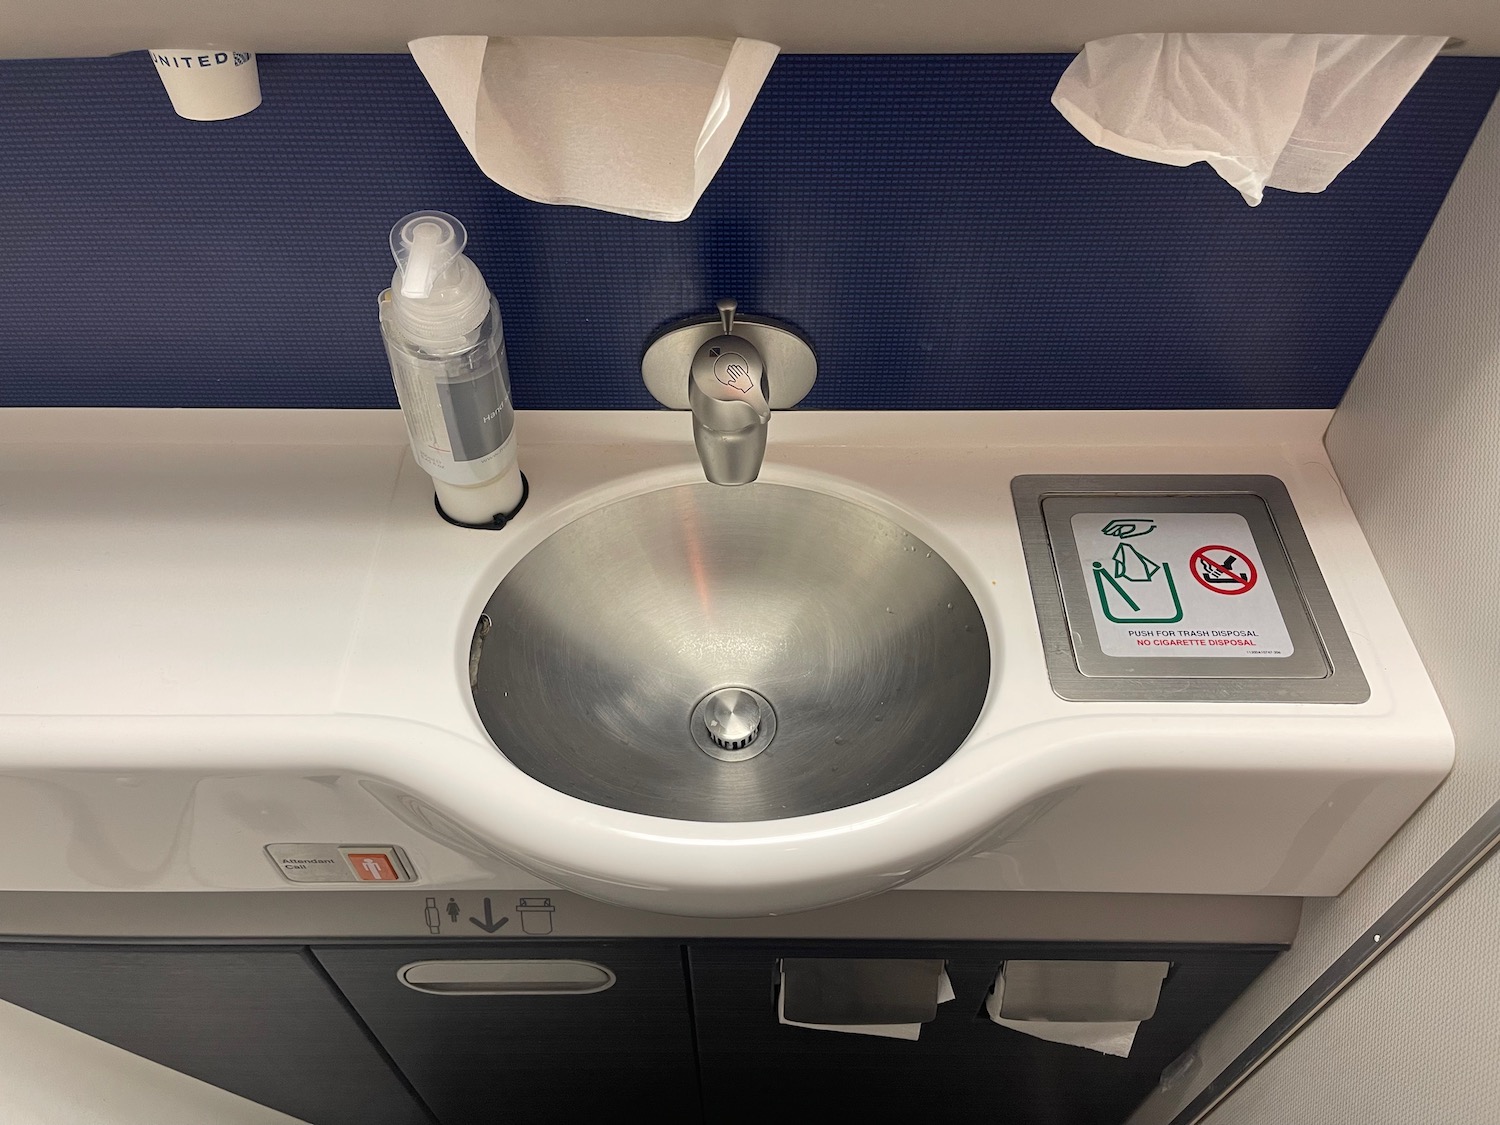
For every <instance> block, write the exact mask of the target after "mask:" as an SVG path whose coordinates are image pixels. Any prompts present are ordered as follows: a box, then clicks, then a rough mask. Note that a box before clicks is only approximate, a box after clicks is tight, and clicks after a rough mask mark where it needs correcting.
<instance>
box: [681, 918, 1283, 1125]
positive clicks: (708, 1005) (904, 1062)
mask: <svg viewBox="0 0 1500 1125" xmlns="http://www.w3.org/2000/svg"><path fill="white" fill-rule="evenodd" d="M689 949H690V960H691V966H692V988H693V1004H694V1009H695V1011H696V1017H697V1029H698V1045H699V1059H700V1064H701V1074H702V1082H703V1100H704V1113H705V1116H706V1118H707V1120H708V1121H710V1122H713V1125H739V1123H744V1125H752V1123H753V1125H765V1122H767V1121H773V1120H777V1119H783V1120H786V1119H794V1120H804V1121H824V1120H842V1121H854V1120H858V1121H864V1122H887V1121H889V1122H911V1121H932V1122H944V1123H945V1125H946V1123H950V1122H951V1123H964V1122H976V1123H977V1122H983V1123H984V1125H1118V1123H1119V1122H1123V1121H1124V1120H1125V1119H1126V1117H1128V1116H1129V1115H1130V1113H1131V1111H1132V1110H1133V1109H1134V1108H1135V1107H1136V1105H1138V1104H1139V1103H1140V1101H1141V1099H1142V1098H1144V1097H1145V1096H1146V1094H1147V1093H1148V1092H1149V1091H1150V1090H1151V1088H1152V1087H1153V1086H1154V1085H1155V1084H1156V1082H1157V1081H1158V1079H1159V1077H1160V1075H1161V1072H1162V1070H1163V1069H1164V1068H1165V1067H1166V1066H1167V1065H1168V1064H1170V1063H1171V1062H1172V1061H1173V1060H1174V1059H1176V1058H1177V1056H1178V1055H1180V1054H1181V1053H1182V1052H1183V1051H1184V1050H1186V1049H1187V1047H1188V1046H1189V1045H1191V1044H1192V1042H1193V1041H1194V1040H1195V1039H1196V1038H1197V1037H1198V1036H1199V1035H1200V1034H1201V1033H1202V1032H1203V1031H1204V1030H1205V1029H1206V1028H1207V1027H1208V1025H1209V1024H1211V1023H1212V1022H1213V1021H1214V1019H1215V1018H1217V1016H1218V1015H1219V1014H1220V1013H1221V1012H1223V1011H1224V1009H1225V1008H1227V1007H1228V1006H1229V1004H1230V1003H1231V1002H1232V1001H1233V1000H1234V998H1235V997H1236V996H1238V995H1239V994H1240V993H1241V992H1242V991H1243V990H1244V989H1245V987H1246V986H1247V985H1249V983H1250V982H1251V981H1252V980H1254V979H1255V977H1256V976H1257V975H1258V974H1259V973H1260V971H1261V970H1262V969H1263V968H1264V967H1265V966H1266V965H1267V964H1269V963H1270V961H1271V960H1272V958H1273V957H1274V956H1275V951H1274V950H1272V949H1268V948H1265V947H1258V948H1244V947H1240V948H1236V949H1229V950H1226V949H1223V948H1219V949H1213V948H1205V947H1197V948H1186V947H1177V948H1164V947H1161V946H1149V947H1141V946H1136V947H1128V946H1109V947H1102V946H1066V947H1065V946H1059V945H1019V944H1018V945H999V944H995V945H990V944H987V943H984V944H978V943H950V944H937V943H922V944H920V945H915V944H893V943H876V942H860V943H835V942H827V943H819V944H816V945H794V944H791V943H771V942H723V943H711V942H703V943H700V942H695V943H693V944H692V945H690V947H689ZM781 957H883V958H939V957H940V958H944V959H945V960H946V961H947V967H948V974H949V978H950V980H951V981H952V984H953V988H954V992H955V993H956V998H955V999H953V1000H951V1001H949V1002H948V1003H945V1004H941V1005H939V1007H938V1010H937V1017H936V1019H934V1020H933V1021H932V1022H931V1023H928V1024H925V1025H924V1026H923V1028H922V1034H921V1038H920V1039H919V1040H918V1041H917V1042H907V1041H903V1040H894V1039H877V1038H873V1037H871V1036H866V1035H853V1034H847V1033H842V1032H829V1031H814V1030H811V1029H808V1028H800V1027H788V1026H786V1025H783V1024H781V1023H779V1022H778V1021H777V1017H776V987H777V972H776V966H777V960H778V958H781ZM1009 958H1018V959H1020V958H1041V959H1067V958H1078V959H1086V960H1087V959H1093V960H1115V959H1118V960H1148V961H1157V960H1163V961H1170V962H1172V966H1173V967H1172V969H1171V971H1170V973H1169V974H1168V976H1167V979H1166V981H1165V982H1164V984H1163V985H1162V990H1161V996H1160V1000H1159V1002H1158V1006H1157V1009H1156V1014H1155V1015H1154V1016H1153V1017H1152V1018H1151V1019H1149V1020H1147V1021H1145V1022H1144V1023H1142V1024H1141V1027H1140V1031H1139V1032H1138V1034H1137V1036H1136V1040H1135V1044H1134V1046H1133V1048H1132V1050H1131V1052H1130V1057H1129V1058H1123V1059H1122V1058H1115V1057H1111V1056H1107V1055H1102V1054H1098V1053H1096V1052H1093V1051H1089V1050H1085V1049H1083V1048H1080V1047H1073V1046H1065V1045H1062V1044H1058V1043H1049V1042H1045V1041H1043V1040H1041V1039H1036V1038H1033V1037H1031V1036H1028V1035H1024V1034H1022V1033H1020V1032H1017V1031H1013V1030H1010V1029H1009V1028H1004V1027H1000V1026H998V1025H996V1024H994V1023H992V1022H990V1020H989V1019H988V1018H986V1016H985V1014H984V1010H983V1009H984V1001H985V999H986V997H987V996H988V994H989V989H990V985H991V983H992V982H993V981H994V978H995V973H996V972H997V970H998V969H999V967H1000V965H1001V963H1002V962H1004V961H1005V960H1007V959H1009ZM788 1115H790V1118H789V1117H788Z"/></svg>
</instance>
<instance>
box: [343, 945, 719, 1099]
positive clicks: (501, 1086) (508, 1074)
mask: <svg viewBox="0 0 1500 1125" xmlns="http://www.w3.org/2000/svg"><path fill="white" fill-rule="evenodd" d="M314 952H315V953H316V954H317V957H318V959H319V961H321V962H322V964H323V966H324V967H325V968H326V969H327V970H328V974H329V976H331V977H332V978H333V980H334V981H335V982H336V983H337V984H338V986H339V988H341V989H342V990H343V992H344V995H345V996H347V997H348V998H349V1001H350V1003H352V1004H353V1005H354V1007H355V1010H356V1011H358V1012H359V1014H360V1016H361V1017H362V1018H363V1019H364V1021H365V1023H366V1024H367V1025H368V1026H369V1028H370V1030H371V1031H373V1032H374V1033H375V1035H376V1037H377V1038H378V1039H379V1040H380V1042H381V1044H382V1045H383V1046H384V1047H385V1049H386V1050H387V1051H388V1052H389V1053H390V1055H391V1057H392V1058H393V1059H394V1060H395V1062H396V1064H397V1065H398V1066H399V1067H400V1068H401V1070H402V1072H403V1073H404V1074H405V1075H406V1077H407V1079H408V1080H409V1081H410V1082H411V1083H412V1085H413V1086H414V1087H416V1089H417V1092H418V1093H419V1094H421V1095H422V1098H423V1100H424V1101H426V1103H427V1104H428V1105H429V1106H430V1107H431V1108H432V1110H433V1111H434V1112H435V1113H436V1114H437V1116H438V1118H439V1119H440V1120H441V1121H442V1122H443V1123H444V1125H488V1123H489V1122H505V1123H507V1125H534V1123H537V1122H567V1123H577V1122H586V1121H590V1120H594V1119H597V1120H601V1121H604V1120H616V1119H618V1118H619V1117H620V1115H621V1113H622V1111H626V1110H628V1111H633V1112H635V1113H640V1114H641V1115H642V1116H643V1117H645V1118H648V1119H650V1120H654V1121H663V1122H673V1123H674V1125H675V1123H678V1122H683V1123H687V1122H693V1121H697V1120H699V1114H700V1104H699V1097H698V1080H697V1071H696V1063H695V1059H694V1054H693V1036H692V1019H691V1014H690V1011H689V1004H688V996H687V981H686V974H685V972H684V969H683V964H682V951H681V947H680V946H679V945H678V944H676V943H670V944H669V943H664V942H652V941H639V940H637V941H630V942H625V943H620V944H610V943H602V942H590V943H587V944H583V943H579V944H574V943H571V942H545V943H543V942H536V943H531V942H516V941H507V942H504V943H479V944H476V945H465V946H458V945H450V944H447V943H445V944H443V945H442V946H440V947H437V948H434V947H433V946H431V945H426V946H421V945H417V946H400V947H389V946H386V947H370V946H364V947H344V948H334V947H326V946H320V947H318V948H316V949H315V950H314ZM486 960H503V961H512V962H514V961H528V960H537V961H553V962H556V961H568V960H573V961H583V962H588V963H591V964H595V965H600V966H603V967H604V968H605V969H607V970H608V971H609V973H610V974H613V977H614V980H613V983H612V984H611V985H610V986H609V987H607V988H604V989H602V990H601V991H595V992H589V993H584V994H567V993H554V994H542V995H526V994H519V995H517V994H510V995H495V994H488V995H486V994H483V991H482V990H483V989H484V987H485V985H484V980H483V978H484V977H485V970H484V969H483V968H482V967H475V968H474V969H473V970H472V972H467V973H466V971H465V970H464V969H463V968H462V967H461V966H459V967H455V968H454V969H452V970H451V971H448V970H446V969H445V968H444V966H443V965H442V964H439V965H438V966H436V967H433V966H431V964H430V963H432V962H439V963H443V962H463V961H471V962H473V961H486ZM415 963H429V964H428V966H427V967H425V968H423V969H421V970H417V971H415V972H414V973H413V974H411V975H413V976H414V978H415V979H417V980H418V981H419V982H420V981H424V980H425V981H429V982H430V981H432V980H434V979H437V978H443V979H445V980H447V981H448V983H447V984H444V985H437V986H431V985H430V987H439V988H449V989H451V991H448V992H446V993H443V992H438V993H436V994H434V993H431V992H422V991H416V990H414V989H412V988H410V987H408V986H407V985H405V984H403V983H402V982H401V980H400V979H398V973H400V972H401V970H402V969H403V967H404V966H407V965H411V964H415ZM542 975H544V976H545V975H546V974H545V973H543V974H542ZM466 978H472V979H473V980H475V981H477V982H478V983H477V984H476V986H475V987H476V988H477V989H480V990H481V991H478V992H467V991H464V990H463V984H462V982H463V980H465V979H466ZM454 981H457V982H459V983H456V984H455V983H453V982H454ZM521 987H522V988H523V990H524V988H525V987H526V986H525V985H523V986H521ZM536 987H538V988H545V987H551V986H550V985H547V984H539V985H537V986H536Z"/></svg>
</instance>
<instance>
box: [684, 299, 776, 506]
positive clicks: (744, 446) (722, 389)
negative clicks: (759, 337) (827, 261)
mask: <svg viewBox="0 0 1500 1125" xmlns="http://www.w3.org/2000/svg"><path fill="white" fill-rule="evenodd" d="M736 307H737V304H736V302H734V301H731V300H724V301H720V302H719V317H720V322H721V324H722V326H723V329H724V331H723V332H722V333H720V334H719V335H717V336H714V337H711V338H710V339H708V340H706V341H704V342H703V344H702V345H701V346H700V347H699V348H698V351H697V353H696V354H695V355H694V356H693V363H692V366H691V368H690V369H689V370H688V408H689V409H690V410H692V412H693V444H694V445H695V446H697V447H698V460H699V461H701V462H702V463H703V475H704V476H706V477H708V479H709V480H710V481H712V482H713V483H714V484H749V483H750V482H751V481H753V480H754V479H755V478H756V477H757V476H759V475H760V466H761V462H762V461H764V460H765V457H766V428H767V425H768V424H769V423H770V421H771V403H770V399H769V395H768V394H767V393H766V363H765V360H764V359H762V358H761V354H760V349H759V348H757V347H756V346H755V345H754V344H752V343H751V342H750V341H749V340H747V339H745V337H743V336H737V335H735V331H734V312H735V309H736Z"/></svg>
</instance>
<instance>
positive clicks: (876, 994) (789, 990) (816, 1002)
mask: <svg viewBox="0 0 1500 1125" xmlns="http://www.w3.org/2000/svg"><path fill="white" fill-rule="evenodd" d="M779 970H780V987H779V988H778V989H777V995H776V1017H777V1019H778V1020H779V1021H780V1022H781V1023H784V1024H787V1025H789V1026H791V1027H806V1028H811V1029H812V1030H814V1031H844V1032H850V1033H852V1034H855V1035H876V1036H880V1037H882V1038H886V1039H908V1040H914V1039H916V1038H917V1037H918V1036H919V1035H920V1034H921V1032H922V1025H923V1024H924V1023H929V1022H931V1021H932V1020H933V1019H935V1018H937V1009H938V1005H939V1004H944V1003H947V1002H948V1001H949V1000H952V999H953V985H952V983H951V982H950V981H949V980H948V970H947V968H946V966H945V965H944V963H943V962H942V961H941V960H906V959H887V958H869V957H787V958H784V959H783V960H782V961H781V963H780V965H779Z"/></svg>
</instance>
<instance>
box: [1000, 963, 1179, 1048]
mask: <svg viewBox="0 0 1500 1125" xmlns="http://www.w3.org/2000/svg"><path fill="white" fill-rule="evenodd" d="M1167 969H1168V965H1167V963H1166V962H1165V961H1146V962H1128V961H1078V962H1063V961H1019V962H1007V964H1006V965H1003V966H1001V969H1000V972H998V973H997V974H996V975H995V983H994V985H993V986H992V988H991V989H990V994H989V996H988V997H987V998H986V999H985V1002H984V1010H985V1013H986V1014H987V1015H988V1016H989V1017H990V1019H991V1021H993V1022H994V1023H997V1024H999V1025H1000V1026H1001V1027H1008V1028H1010V1029H1011V1030H1012V1031H1019V1032H1021V1033H1022V1034H1025V1035H1030V1036H1032V1037H1033V1038H1036V1039H1045V1040H1047V1041H1048V1042H1049V1043H1064V1044H1067V1045H1068V1046H1071V1047H1085V1048H1087V1049H1088V1050H1090V1051H1098V1052H1099V1053H1100V1054H1104V1055H1115V1056H1118V1057H1119V1058H1122V1059H1123V1058H1127V1057H1128V1056H1129V1055H1130V1048H1131V1045H1132V1044H1134V1042H1135V1033H1136V1032H1137V1031H1138V1030H1139V1029H1140V1026H1141V1022H1142V1020H1143V1019H1147V1018H1149V1017H1150V1016H1151V1015H1152V1014H1153V1013H1154V1012H1155V1011H1156V999H1157V995H1158V993H1159V991H1160V988H1161V981H1162V978H1163V977H1165V976H1166V973H1167ZM1012 970H1014V971H1017V972H1026V973H1027V977H1026V979H1025V981H1024V986H1025V992H1026V999H1025V1003H1024V1004H1023V1005H1021V1007H1022V1009H1023V1011H1022V1014H1023V1015H1025V1016H1034V1017H1035V1018H1021V1019H1014V1018H1008V1017H1006V1016H1004V1015H1002V1014H1001V1012H1002V1011H1003V1010H1005V1009H1006V1002H1005V974H1006V972H1007V971H1012ZM1080 1008H1084V1009H1091V1010H1092V1011H1091V1012H1090V1014H1092V1012H1094V1011H1096V1012H1098V1013H1100V1014H1101V1015H1114V1014H1116V1013H1118V1014H1122V1015H1124V1014H1128V1015H1131V1016H1135V1017H1139V1018H1133V1019H1108V1018H1099V1019H1087V1020H1079V1019H1051V1018H1043V1016H1042V1013H1044V1012H1046V1011H1048V1010H1049V1009H1050V1010H1052V1011H1056V1012H1059V1013H1061V1014H1063V1015H1072V1014H1074V1012H1075V1011H1077V1010H1078V1009H1080Z"/></svg>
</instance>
